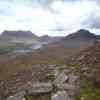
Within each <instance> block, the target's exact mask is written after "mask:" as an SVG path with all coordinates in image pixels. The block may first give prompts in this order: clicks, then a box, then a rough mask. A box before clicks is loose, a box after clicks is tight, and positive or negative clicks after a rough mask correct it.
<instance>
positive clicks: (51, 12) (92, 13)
mask: <svg viewBox="0 0 100 100" xmlns="http://www.w3.org/2000/svg"><path fill="white" fill-rule="evenodd" d="M80 28H85V29H89V30H91V31H92V32H95V33H97V34H99V33H100V2H99V0H0V32H2V31H4V30H30V31H32V32H34V33H35V34H38V35H44V34H49V35H67V34H68V33H70V32H72V31H75V30H78V29H80Z"/></svg>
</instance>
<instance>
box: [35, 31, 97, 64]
mask: <svg viewBox="0 0 100 100" xmlns="http://www.w3.org/2000/svg"><path fill="white" fill-rule="evenodd" d="M95 40H96V36H95V35H94V34H92V33H90V32H89V31H87V30H83V29H82V30H79V31H77V32H74V33H72V34H70V35H68V36H66V37H64V38H62V39H60V40H59V41H56V42H53V43H50V44H48V45H47V46H45V47H44V48H42V49H40V51H37V52H35V54H37V55H38V57H37V58H35V56H34V59H41V62H42V59H43V60H44V59H45V61H48V62H49V61H52V62H53V63H61V62H64V61H65V59H67V58H70V57H72V56H73V55H76V54H77V53H79V52H80V51H81V50H83V49H85V48H87V47H90V46H93V45H94V43H95ZM45 61H43V62H45Z"/></svg>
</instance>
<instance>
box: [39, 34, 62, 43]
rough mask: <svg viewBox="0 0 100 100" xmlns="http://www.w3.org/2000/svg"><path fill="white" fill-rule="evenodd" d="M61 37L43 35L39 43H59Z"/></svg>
mask: <svg viewBox="0 0 100 100" xmlns="http://www.w3.org/2000/svg"><path fill="white" fill-rule="evenodd" d="M62 38H63V37H57V36H55V37H53V36H49V35H43V36H41V37H40V41H41V42H48V43H53V42H56V41H59V40H60V39H62Z"/></svg>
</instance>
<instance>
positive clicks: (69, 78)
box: [51, 69, 78, 100]
mask: <svg viewBox="0 0 100 100" xmlns="http://www.w3.org/2000/svg"><path fill="white" fill-rule="evenodd" d="M77 79H78V77H77V76H75V75H74V74H73V73H72V72H71V71H70V70H68V69H63V70H62V71H59V70H58V69H56V74H55V80H54V85H55V87H56V88H57V91H56V93H54V94H53V95H52V98H51V99H52V100H74V95H75V89H76V81H77Z"/></svg>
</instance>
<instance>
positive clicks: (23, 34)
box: [1, 31, 37, 38]
mask: <svg viewBox="0 0 100 100" xmlns="http://www.w3.org/2000/svg"><path fill="white" fill-rule="evenodd" d="M1 36H4V37H27V38H28V37H35V38H37V36H36V35H35V34H33V33H32V32H31V31H4V32H2V34H1Z"/></svg>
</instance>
